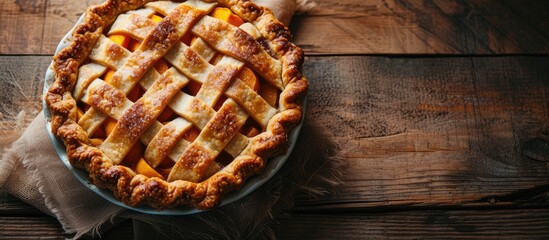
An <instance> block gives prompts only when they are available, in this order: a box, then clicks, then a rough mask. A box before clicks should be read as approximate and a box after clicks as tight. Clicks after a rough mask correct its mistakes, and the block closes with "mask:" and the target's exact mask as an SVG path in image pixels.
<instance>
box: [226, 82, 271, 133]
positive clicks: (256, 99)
mask: <svg viewBox="0 0 549 240" xmlns="http://www.w3.org/2000/svg"><path fill="white" fill-rule="evenodd" d="M225 95H226V96H228V97H230V98H232V99H233V100H235V101H236V102H237V103H238V104H239V105H240V106H242V107H243V108H244V109H246V112H248V114H249V115H250V116H251V117H252V118H253V119H255V121H257V122H258V123H259V125H261V127H262V128H263V129H266V128H267V124H268V123H269V120H270V119H271V118H272V117H273V116H274V115H275V114H277V113H278V110H277V109H276V108H274V107H272V106H271V105H269V103H267V101H265V99H263V98H262V97H261V96H259V94H257V93H256V92H255V91H254V90H253V89H251V88H250V87H249V86H248V85H246V84H244V83H243V82H242V81H233V82H232V83H231V85H230V86H229V87H228V88H227V90H226V91H225Z"/></svg>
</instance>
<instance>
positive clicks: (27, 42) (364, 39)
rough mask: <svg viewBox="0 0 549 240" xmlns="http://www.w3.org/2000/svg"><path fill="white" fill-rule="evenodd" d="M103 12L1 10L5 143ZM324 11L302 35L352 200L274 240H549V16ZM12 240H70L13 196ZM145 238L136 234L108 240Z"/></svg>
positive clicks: (315, 109) (15, 1) (486, 7)
mask: <svg viewBox="0 0 549 240" xmlns="http://www.w3.org/2000/svg"><path fill="white" fill-rule="evenodd" d="M99 1H101V0H86V1H68V0H36V1H30V0H26V1H25V0H22V1H19V0H7V1H3V2H2V3H1V4H0V54H1V55H0V74H1V75H0V81H1V84H2V85H1V86H2V90H1V93H2V94H1V95H0V100H1V104H2V105H1V106H2V107H1V108H0V114H1V115H0V117H1V120H2V121H1V125H0V136H2V138H4V139H7V140H9V139H13V138H15V133H14V132H13V131H12V129H13V128H14V127H16V125H17V124H21V122H20V121H15V120H14V119H16V117H15V116H17V115H18V114H19V113H20V112H21V111H24V113H25V114H23V115H19V118H18V119H23V120H25V119H26V120H29V119H31V118H32V116H34V114H36V113H37V112H38V111H39V110H40V108H41V106H40V94H41V91H42V79H43V75H44V72H45V69H46V67H47V65H48V64H49V62H50V59H51V55H52V54H53V52H54V48H55V46H56V45H57V43H58V41H59V40H60V39H61V37H62V36H63V35H64V33H65V32H67V31H68V30H69V29H70V27H71V26H72V25H73V24H74V22H75V21H76V19H77V18H78V17H79V16H80V15H81V13H82V12H83V11H84V9H85V8H86V6H87V5H88V4H91V3H97V2H99ZM314 2H316V4H317V6H316V7H315V8H313V9H312V10H310V11H309V12H308V13H307V14H306V15H301V16H297V17H294V19H293V21H292V24H291V26H292V31H293V32H294V33H295V42H296V43H297V44H298V45H300V46H301V47H302V48H303V49H304V50H305V52H306V54H307V59H306V63H305V66H304V72H305V74H306V75H307V76H308V78H309V79H310V85H311V88H310V92H309V98H308V108H307V114H306V117H307V118H308V119H315V120H316V121H317V122H318V123H319V124H320V125H322V126H324V127H325V128H326V129H327V130H328V134H329V136H330V138H332V139H333V140H335V141H337V142H340V143H342V144H343V146H345V149H347V150H348V151H346V153H345V161H346V173H345V174H344V176H343V182H344V184H342V185H341V186H340V188H339V192H338V194H335V195H330V196H326V197H322V198H316V199H314V198H309V197H307V196H301V195H297V196H296V200H295V207H294V208H293V209H292V210H291V212H289V214H288V215H287V217H283V218H279V219H278V222H279V223H278V224H276V225H275V226H274V228H275V232H276V235H277V236H278V237H280V238H282V239H303V238H313V239H316V238H340V239H349V238H370V237H372V238H398V239H400V238H415V239H417V238H447V237H455V238H465V237H475V238H477V237H483V238H548V237H549V165H548V162H547V160H549V147H548V146H549V145H548V142H547V140H548V139H549V55H548V53H549V2H548V1H545V0H502V1H499V0H498V1H496V0H469V1H462V0H456V1H441V0H423V1H417V0H339V1H333V0H314ZM2 142H6V141H2ZM2 234H4V236H12V237H21V238H25V237H28V238H36V237H39V236H40V237H51V238H61V237H65V236H64V235H63V234H62V230H61V229H60V226H59V224H58V223H57V222H56V221H55V219H53V218H51V217H48V216H46V215H44V214H42V213H41V212H40V211H38V210H36V209H34V208H32V207H31V206H29V205H26V204H25V203H22V202H20V201H19V200H17V199H15V198H14V197H11V196H9V195H8V194H6V193H3V194H2V198H1V199H0V236H2ZM131 235H132V225H131V223H130V222H125V223H123V224H122V225H120V226H118V227H116V228H115V229H114V230H111V231H110V232H109V233H108V234H107V236H106V237H107V238H119V237H130V236H131Z"/></svg>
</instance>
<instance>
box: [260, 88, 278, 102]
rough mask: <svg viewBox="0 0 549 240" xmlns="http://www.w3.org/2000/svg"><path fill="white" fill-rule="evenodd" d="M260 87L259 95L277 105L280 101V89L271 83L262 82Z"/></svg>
mask: <svg viewBox="0 0 549 240" xmlns="http://www.w3.org/2000/svg"><path fill="white" fill-rule="evenodd" d="M260 85H261V86H260V87H259V92H258V93H259V95H260V96H261V97H262V98H263V99H265V101H267V103H269V104H270V105H271V106H273V107H276V102H277V101H278V89H276V87H274V86H273V85H271V84H268V83H261V84H260Z"/></svg>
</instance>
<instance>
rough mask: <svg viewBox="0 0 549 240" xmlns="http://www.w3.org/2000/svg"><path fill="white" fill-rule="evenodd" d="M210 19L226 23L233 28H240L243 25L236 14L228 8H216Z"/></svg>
mask: <svg viewBox="0 0 549 240" xmlns="http://www.w3.org/2000/svg"><path fill="white" fill-rule="evenodd" d="M210 16H212V17H214V18H217V19H219V20H223V21H225V22H228V23H230V24H232V25H234V26H237V27H238V26H240V25H242V24H243V23H244V20H242V18H240V17H239V16H237V15H236V14H234V13H233V12H232V11H231V9H228V8H224V7H216V8H215V9H214V10H213V11H212V13H211V15H210Z"/></svg>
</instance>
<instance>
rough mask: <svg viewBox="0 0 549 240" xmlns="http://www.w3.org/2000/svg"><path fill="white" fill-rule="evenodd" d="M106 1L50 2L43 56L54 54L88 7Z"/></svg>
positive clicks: (49, 0)
mask: <svg viewBox="0 0 549 240" xmlns="http://www.w3.org/2000/svg"><path fill="white" fill-rule="evenodd" d="M102 2H104V0H80V1H67V0H48V4H47V8H46V12H45V14H44V15H45V19H44V20H45V25H44V35H43V39H44V43H43V49H42V51H41V52H40V53H41V54H53V53H55V49H56V48H57V45H58V44H59V42H60V41H61V39H62V38H63V37H64V36H65V34H66V33H67V32H68V31H69V30H70V29H71V28H72V27H73V26H74V24H75V23H76V21H77V20H78V18H80V16H81V15H82V13H84V11H86V8H87V7H88V6H92V5H96V4H100V3H102Z"/></svg>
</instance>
